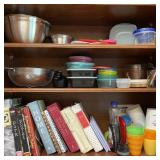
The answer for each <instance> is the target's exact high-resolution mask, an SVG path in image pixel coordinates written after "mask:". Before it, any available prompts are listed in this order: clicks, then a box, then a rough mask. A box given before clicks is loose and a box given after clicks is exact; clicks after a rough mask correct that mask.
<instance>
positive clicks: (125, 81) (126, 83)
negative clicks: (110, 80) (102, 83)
mask: <svg viewBox="0 0 160 160" xmlns="http://www.w3.org/2000/svg"><path fill="white" fill-rule="evenodd" d="M116 83H117V88H129V87H130V83H131V82H130V79H129V78H118V79H117V80H116Z"/></svg>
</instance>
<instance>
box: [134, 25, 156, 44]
mask: <svg viewBox="0 0 160 160" xmlns="http://www.w3.org/2000/svg"><path fill="white" fill-rule="evenodd" d="M133 35H134V36H135V40H136V43H140V44H145V43H155V42H156V29H155V28H141V29H137V30H135V31H134V32H133Z"/></svg>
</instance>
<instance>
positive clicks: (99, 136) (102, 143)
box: [90, 116, 110, 152]
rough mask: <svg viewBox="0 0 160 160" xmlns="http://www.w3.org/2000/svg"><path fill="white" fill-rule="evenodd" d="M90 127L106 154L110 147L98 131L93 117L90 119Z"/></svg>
mask: <svg viewBox="0 0 160 160" xmlns="http://www.w3.org/2000/svg"><path fill="white" fill-rule="evenodd" d="M90 125H91V127H92V129H93V131H94V132H95V134H96V136H97V137H98V139H99V141H100V143H101V145H102V146H103V148H104V149H105V151H106V152H108V151H110V147H109V145H108V143H107V141H106V140H105V138H104V136H103V133H102V131H101V130H100V128H99V126H98V124H97V122H96V120H95V119H94V117H93V116H91V117H90Z"/></svg>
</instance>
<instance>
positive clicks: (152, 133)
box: [144, 129, 156, 140]
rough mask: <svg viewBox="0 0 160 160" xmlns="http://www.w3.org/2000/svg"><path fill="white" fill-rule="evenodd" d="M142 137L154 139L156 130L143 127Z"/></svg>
mask: <svg viewBox="0 0 160 160" xmlns="http://www.w3.org/2000/svg"><path fill="white" fill-rule="evenodd" d="M144 138H146V139H151V140H155V139H156V131H155V130H152V129H145V131H144Z"/></svg>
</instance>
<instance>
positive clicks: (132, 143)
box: [127, 134, 144, 156]
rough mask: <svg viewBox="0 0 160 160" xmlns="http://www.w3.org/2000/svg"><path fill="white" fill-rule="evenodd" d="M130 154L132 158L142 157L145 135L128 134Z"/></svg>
mask: <svg viewBox="0 0 160 160" xmlns="http://www.w3.org/2000/svg"><path fill="white" fill-rule="evenodd" d="M127 141H128V147H129V152H130V154H131V155H132V156H140V155H141V154H142V147H143V142H144V135H131V134H127Z"/></svg>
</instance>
